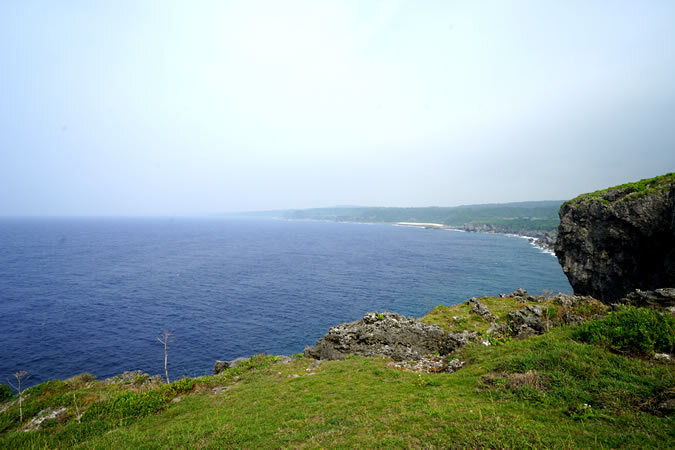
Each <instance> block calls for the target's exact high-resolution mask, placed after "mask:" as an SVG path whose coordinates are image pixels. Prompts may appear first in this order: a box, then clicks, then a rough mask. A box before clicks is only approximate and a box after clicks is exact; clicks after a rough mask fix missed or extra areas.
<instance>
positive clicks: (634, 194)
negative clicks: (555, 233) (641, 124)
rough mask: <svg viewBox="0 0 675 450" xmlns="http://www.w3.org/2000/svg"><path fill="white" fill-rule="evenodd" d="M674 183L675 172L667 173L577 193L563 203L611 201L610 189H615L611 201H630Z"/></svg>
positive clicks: (663, 189)
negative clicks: (609, 197) (577, 194)
mask: <svg viewBox="0 0 675 450" xmlns="http://www.w3.org/2000/svg"><path fill="white" fill-rule="evenodd" d="M674 183H675V172H671V173H667V174H665V175H660V176H658V177H653V178H645V179H643V180H639V181H635V182H632V183H626V184H621V185H619V186H612V187H608V188H606V189H600V190H598V191H595V192H589V193H587V194H582V195H579V196H577V197H575V198H573V199H572V200H569V201H568V202H565V203H580V202H587V201H603V202H605V203H611V202H610V200H609V199H608V198H606V197H607V194H608V193H609V192H610V191H617V194H619V195H616V196H614V197H616V198H614V199H613V201H631V200H635V199H638V198H640V197H642V196H644V195H650V194H654V193H661V192H665V191H666V190H669V189H670V186H671V185H672V184H674Z"/></svg>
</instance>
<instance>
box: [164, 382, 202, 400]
mask: <svg viewBox="0 0 675 450" xmlns="http://www.w3.org/2000/svg"><path fill="white" fill-rule="evenodd" d="M194 387H195V381H194V380H193V379H192V378H189V377H186V378H182V379H180V380H178V381H174V382H173V383H171V384H166V385H164V386H162V388H161V389H160V390H161V391H162V393H164V395H165V396H167V397H169V398H173V397H175V396H177V395H179V394H183V393H185V392H190V391H191V390H192V389H193V388H194Z"/></svg>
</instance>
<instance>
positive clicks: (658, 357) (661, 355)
mask: <svg viewBox="0 0 675 450" xmlns="http://www.w3.org/2000/svg"><path fill="white" fill-rule="evenodd" d="M654 359H655V360H657V361H663V362H669V361H670V360H671V357H670V355H669V354H668V353H654Z"/></svg>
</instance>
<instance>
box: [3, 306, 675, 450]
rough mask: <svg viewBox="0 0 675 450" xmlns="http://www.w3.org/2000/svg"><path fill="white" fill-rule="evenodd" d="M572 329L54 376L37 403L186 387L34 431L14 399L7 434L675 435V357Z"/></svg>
mask: <svg viewBox="0 0 675 450" xmlns="http://www.w3.org/2000/svg"><path fill="white" fill-rule="evenodd" d="M485 304H487V305H490V303H489V301H488V300H487V299H486V300H485ZM493 309H494V311H493V313H496V314H498V313H499V311H498V309H499V308H497V306H493V307H492V308H491V310H493ZM436 316H438V315H436ZM435 318H436V319H439V317H435ZM427 319H428V320H431V319H430V318H429V317H428V318H427ZM574 330H575V327H559V328H554V329H552V330H551V331H550V332H548V333H547V334H545V335H542V336H537V337H532V338H529V339H524V340H511V341H507V342H505V343H504V344H503V345H500V346H498V347H495V346H489V347H486V346H483V345H479V344H475V345H469V346H466V347H464V348H463V349H461V350H460V351H459V355H458V356H459V357H460V358H462V359H463V360H466V361H467V362H468V364H467V366H466V367H465V368H463V369H462V370H459V371H457V372H455V373H429V374H417V373H412V372H404V371H401V370H397V369H394V368H392V367H390V366H389V361H388V360H386V359H383V358H365V357H350V358H347V359H346V360H344V361H325V362H322V363H321V364H320V365H319V366H318V367H314V366H310V364H311V363H312V360H309V359H306V358H299V359H295V360H293V361H291V362H290V363H287V364H277V363H276V362H275V360H274V359H273V358H271V357H266V356H264V355H259V356H256V357H254V358H253V359H251V360H250V361H249V363H248V364H245V365H243V366H242V367H238V368H235V369H228V370H226V371H225V372H224V373H222V374H220V375H218V376H213V377H203V378H199V379H195V380H191V383H190V382H185V381H183V382H182V383H183V384H182V385H181V386H182V387H181V388H180V389H176V388H167V387H163V386H157V385H154V386H153V385H143V386H134V385H126V386H123V385H111V384H105V383H104V382H101V381H95V380H91V381H87V382H84V383H81V382H78V383H69V382H59V381H52V382H49V383H43V385H39V386H36V387H35V388H33V392H32V393H31V394H30V395H29V396H28V397H27V399H26V402H25V407H26V408H30V410H31V415H30V416H29V417H32V415H34V414H36V413H37V412H38V411H39V410H40V409H42V408H44V407H46V406H47V405H55V404H61V403H62V404H63V405H66V406H68V407H69V411H70V409H72V402H69V401H68V399H69V398H70V399H71V400H72V395H73V393H74V394H75V395H76V396H77V398H78V400H79V401H80V408H84V409H91V408H98V410H102V409H105V408H101V405H105V404H110V403H106V402H111V401H112V399H117V398H121V396H128V393H129V392H132V393H135V394H138V395H142V394H147V393H149V392H160V393H161V392H170V395H168V396H167V397H166V399H168V398H171V399H172V400H175V399H180V401H177V402H172V401H171V400H166V399H165V400H166V401H164V402H163V403H162V404H161V405H160V406H158V407H156V408H155V409H153V410H152V411H150V412H149V413H147V414H141V415H135V416H129V417H127V420H120V418H119V415H115V414H112V413H108V414H100V415H99V416H97V419H96V420H95V421H86V420H84V417H83V420H82V421H81V423H80V422H78V421H77V420H75V418H74V417H73V414H72V413H71V412H69V414H70V415H69V418H68V419H66V420H64V421H63V422H61V423H53V424H51V425H50V426H48V427H47V428H45V429H42V430H38V431H29V432H22V431H21V429H22V426H21V424H19V423H18V421H17V420H15V419H14V416H15V414H14V410H15V409H16V408H17V407H16V406H11V407H10V408H9V410H8V411H6V412H3V413H2V414H1V415H0V420H2V423H3V424H4V427H3V428H1V429H0V447H3V448H41V447H49V448H65V447H76V448H77V447H79V448H131V447H140V448H177V447H178V448H180V447H189V448H222V447H431V446H435V447H555V448H579V447H586V448H588V447H593V448H602V447H621V446H624V447H662V448H672V447H673V445H674V444H675V435H674V433H673V430H675V426H674V425H675V424H674V423H673V417H672V416H663V415H661V414H660V413H659V411H658V410H657V408H656V405H657V404H658V403H659V401H660V399H663V398H664V396H667V395H668V391H669V390H670V391H671V392H672V390H673V388H674V385H675V371H674V370H673V365H672V363H657V362H654V361H652V360H648V359H640V358H631V357H628V356H624V355H620V354H615V353H612V352H611V351H609V350H608V349H606V348H605V347H602V346H598V345H590V344H584V343H580V342H577V341H575V340H574V339H573V338H572V333H573V332H574ZM188 388H189V389H188ZM151 395H157V394H151ZM96 405H98V406H96ZM155 406H157V405H155ZM86 414H87V413H86V412H85V415H86ZM7 417H9V418H10V419H6V418H7Z"/></svg>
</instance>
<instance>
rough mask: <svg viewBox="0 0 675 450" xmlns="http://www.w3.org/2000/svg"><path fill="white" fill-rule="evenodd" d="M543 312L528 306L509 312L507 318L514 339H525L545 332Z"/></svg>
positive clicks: (535, 307)
mask: <svg viewBox="0 0 675 450" xmlns="http://www.w3.org/2000/svg"><path fill="white" fill-rule="evenodd" d="M543 316H544V314H543V312H542V311H541V309H539V307H537V306H532V305H528V306H526V307H525V308H523V309H519V310H517V311H509V312H508V318H509V324H510V326H511V331H512V333H513V335H514V336H516V337H527V336H531V335H534V334H541V333H544V332H545V331H546V323H545V321H544V320H543Z"/></svg>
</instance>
